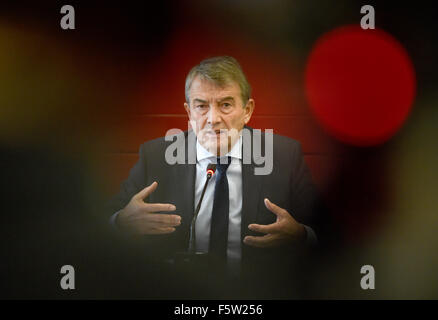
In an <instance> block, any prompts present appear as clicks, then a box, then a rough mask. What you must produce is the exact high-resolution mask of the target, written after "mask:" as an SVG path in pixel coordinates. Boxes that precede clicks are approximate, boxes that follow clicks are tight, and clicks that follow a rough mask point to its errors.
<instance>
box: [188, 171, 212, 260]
mask: <svg viewBox="0 0 438 320" xmlns="http://www.w3.org/2000/svg"><path fill="white" fill-rule="evenodd" d="M215 171H216V164H214V163H210V164H209V165H208V166H207V180H205V184H204V188H203V189H202V193H201V198H200V199H199V202H198V205H197V206H196V210H195V214H194V215H193V219H192V223H191V225H190V242H189V253H195V251H196V219H197V218H198V213H199V210H200V209H201V204H202V199H204V193H205V190H206V189H207V184H208V181H209V180H210V178H211V177H212V176H213V175H214V173H215Z"/></svg>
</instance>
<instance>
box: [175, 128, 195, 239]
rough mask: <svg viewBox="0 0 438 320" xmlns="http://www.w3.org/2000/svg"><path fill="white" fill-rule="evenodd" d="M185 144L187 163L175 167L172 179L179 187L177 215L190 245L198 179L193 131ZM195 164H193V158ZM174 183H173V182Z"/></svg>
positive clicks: (176, 193) (189, 133)
mask: <svg viewBox="0 0 438 320" xmlns="http://www.w3.org/2000/svg"><path fill="white" fill-rule="evenodd" d="M184 138H185V139H184V142H185V149H184V150H185V162H184V164H176V165H173V166H172V167H173V170H174V171H173V174H172V175H171V176H172V179H174V180H173V181H174V183H176V184H177V185H178V188H177V189H175V191H174V192H175V194H174V197H175V199H178V201H177V203H178V205H177V211H176V212H177V214H180V215H181V217H182V221H181V226H180V229H181V231H182V233H183V237H184V239H183V241H184V243H188V239H189V226H190V223H191V220H192V218H193V214H194V211H195V208H194V201H195V200H194V199H195V179H196V137H195V140H194V141H195V143H193V140H191V139H193V131H192V130H190V131H189V132H186V134H185V137H184ZM193 155H194V157H195V158H194V159H195V163H193V160H192V159H193V158H191V157H193ZM171 183H172V182H171Z"/></svg>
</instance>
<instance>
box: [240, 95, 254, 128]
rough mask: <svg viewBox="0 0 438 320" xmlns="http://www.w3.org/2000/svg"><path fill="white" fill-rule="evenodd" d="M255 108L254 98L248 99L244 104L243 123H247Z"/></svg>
mask: <svg viewBox="0 0 438 320" xmlns="http://www.w3.org/2000/svg"><path fill="white" fill-rule="evenodd" d="M254 108H255V101H254V99H249V100H248V102H247V103H246V106H245V115H244V118H243V121H244V122H245V124H248V122H249V120H250V119H251V116H252V113H253V111H254Z"/></svg>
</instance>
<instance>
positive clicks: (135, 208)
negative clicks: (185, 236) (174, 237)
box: [116, 181, 181, 235]
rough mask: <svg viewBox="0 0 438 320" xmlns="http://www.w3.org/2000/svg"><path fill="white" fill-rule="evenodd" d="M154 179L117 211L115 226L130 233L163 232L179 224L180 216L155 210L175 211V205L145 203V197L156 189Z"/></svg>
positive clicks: (170, 231) (169, 231)
mask: <svg viewBox="0 0 438 320" xmlns="http://www.w3.org/2000/svg"><path fill="white" fill-rule="evenodd" d="M157 186H158V183H157V182H156V181H154V182H153V183H152V184H151V185H150V186H148V187H146V188H144V189H143V190H141V191H140V192H139V193H137V194H136V195H134V196H133V197H132V199H131V201H129V203H128V205H127V206H126V207H125V208H123V210H122V211H120V212H119V214H118V215H117V219H116V224H117V226H118V227H119V228H120V229H121V230H123V231H126V232H128V233H130V234H134V235H144V234H165V233H172V232H174V231H175V227H176V226H179V225H180V224H181V217H180V216H178V215H175V214H160V213H156V212H165V211H169V212H170V211H175V210H176V207H175V206H174V205H173V204H170V203H146V202H144V201H143V200H144V199H146V198H147V197H148V196H149V195H150V194H151V193H152V192H154V191H155V189H157Z"/></svg>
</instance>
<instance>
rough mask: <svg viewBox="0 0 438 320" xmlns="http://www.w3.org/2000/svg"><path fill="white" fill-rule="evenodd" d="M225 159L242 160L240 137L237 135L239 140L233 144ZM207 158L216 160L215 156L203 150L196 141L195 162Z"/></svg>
mask: <svg viewBox="0 0 438 320" xmlns="http://www.w3.org/2000/svg"><path fill="white" fill-rule="evenodd" d="M225 156H226V157H231V158H237V159H242V135H239V139H238V140H237V141H236V142H235V143H234V145H233V147H232V148H231V150H230V152H228V153H227V154H226V155H225ZM207 158H217V156H216V155H214V154H212V153H211V152H209V151H208V150H207V149H205V148H204V147H203V146H202V145H201V144H200V143H199V141H198V139H196V161H201V160H204V159H207Z"/></svg>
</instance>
